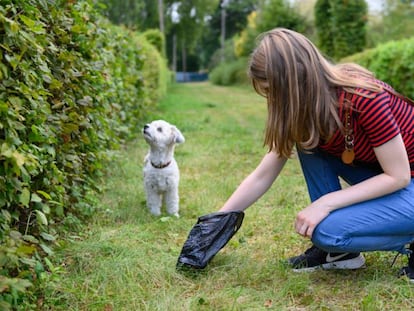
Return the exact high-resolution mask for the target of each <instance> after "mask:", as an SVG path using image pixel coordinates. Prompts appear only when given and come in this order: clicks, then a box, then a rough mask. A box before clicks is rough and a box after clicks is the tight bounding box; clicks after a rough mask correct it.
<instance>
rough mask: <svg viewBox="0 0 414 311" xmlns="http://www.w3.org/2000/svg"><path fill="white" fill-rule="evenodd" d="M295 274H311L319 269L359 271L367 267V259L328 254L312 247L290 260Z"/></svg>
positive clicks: (351, 255)
mask: <svg viewBox="0 0 414 311" xmlns="http://www.w3.org/2000/svg"><path fill="white" fill-rule="evenodd" d="M288 263H289V265H291V266H292V270H293V271H295V272H310V271H314V270H317V269H326V270H328V269H359V268H363V267H365V258H364V256H362V255H361V254H360V253H328V252H325V251H323V250H321V249H320V248H317V247H316V246H312V247H311V248H309V249H308V250H306V251H305V253H303V254H301V255H299V256H295V257H292V258H289V259H288Z"/></svg>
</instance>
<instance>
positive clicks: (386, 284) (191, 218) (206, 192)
mask: <svg viewBox="0 0 414 311" xmlns="http://www.w3.org/2000/svg"><path fill="white" fill-rule="evenodd" d="M157 118H162V119H165V120H167V121H169V122H171V123H173V124H175V125H176V126H177V127H178V128H179V129H180V130H181V131H182V133H183V134H184V136H185V137H186V142H185V143H184V144H182V145H180V146H178V147H177V148H176V159H177V162H178V164H179V166H180V170H181V184H180V196H181V197H180V202H181V210H180V214H181V218H180V219H173V218H170V217H168V216H167V215H163V216H162V217H159V218H156V217H153V216H151V215H150V214H149V213H148V211H147V210H146V208H145V198H144V193H143V186H142V173H141V172H142V159H143V157H144V155H145V153H146V150H147V146H146V144H145V142H144V140H143V139H138V140H137V141H135V142H133V143H131V144H130V145H128V146H126V147H125V149H124V150H122V151H120V152H119V153H118V156H117V159H116V160H115V161H114V162H113V163H112V165H111V166H110V167H109V173H108V175H107V176H106V178H105V182H104V185H103V192H102V195H101V197H100V201H99V202H97V204H99V205H100V206H101V207H102V213H99V214H97V215H96V217H95V218H94V219H93V220H92V222H91V223H90V224H89V226H88V228H85V230H84V233H83V234H82V235H81V238H79V239H76V240H75V241H74V242H72V243H70V244H68V245H65V246H64V247H62V249H61V250H60V251H59V256H60V258H61V261H62V262H61V268H60V269H61V271H62V272H61V273H62V275H61V278H60V279H59V280H55V281H53V282H50V283H49V284H48V286H47V288H46V289H45V292H46V297H45V306H48V309H50V310H105V311H110V310H128V311H130V310H151V311H152V310H168V311H185V310H194V311H196V310H197V311H198V310H223V311H227V310H413V309H414V303H413V300H412V298H413V297H414V296H413V294H414V292H413V287H412V286H410V284H408V283H407V282H406V281H404V280H399V279H397V278H395V273H396V271H397V270H398V267H399V266H400V265H402V264H403V263H404V262H405V261H403V260H402V259H399V260H397V263H396V266H394V267H393V268H391V267H390V264H391V261H392V259H393V257H394V254H392V253H377V252H374V253H369V254H366V258H367V266H368V267H367V268H366V269H363V270H360V271H346V272H332V271H331V272H329V271H320V272H319V273H311V274H297V273H293V272H291V271H290V270H289V269H288V268H287V267H286V266H285V265H284V264H283V259H284V258H286V257H289V256H293V255H296V254H297V253H299V252H301V251H303V250H304V249H305V248H306V247H307V246H308V245H309V242H308V241H306V240H304V239H302V238H300V237H299V236H298V235H296V234H295V233H294V232H293V220H294V217H295V214H296V213H297V212H298V211H299V210H300V209H301V208H303V207H304V206H305V205H306V204H307V202H308V197H307V194H306V189H305V185H304V181H303V178H302V176H301V173H300V169H299V166H298V162H297V160H296V159H292V160H290V161H288V164H287V166H286V168H285V170H284V171H283V175H282V176H280V177H279V179H278V180H277V182H276V184H275V185H274V186H273V187H272V189H271V190H270V191H269V192H268V193H267V194H266V195H265V196H264V197H263V198H262V199H261V200H259V201H258V202H257V203H256V204H254V205H253V206H252V207H251V208H250V209H248V211H247V213H246V216H245V220H244V223H243V226H242V227H241V229H240V231H239V232H238V233H237V235H236V236H235V237H234V238H233V239H232V240H231V241H230V243H229V244H228V245H227V246H226V247H225V248H224V249H223V250H222V251H221V252H220V253H219V254H218V255H217V256H216V257H215V258H214V259H213V261H212V262H211V263H210V265H209V266H208V267H207V268H206V269H205V270H204V271H200V272H199V273H195V274H182V273H178V272H177V271H176V270H175V264H176V260H177V257H178V254H179V252H180V250H181V247H182V245H183V243H184V241H185V239H186V238H187V234H188V232H189V230H190V229H191V227H192V226H193V224H194V223H195V222H196V219H197V217H198V216H200V215H203V214H207V213H210V212H214V211H216V210H217V209H218V208H219V207H220V206H221V204H222V203H223V202H224V201H225V200H226V198H227V197H228V196H229V195H230V194H231V193H232V191H233V190H234V189H235V187H236V186H237V185H238V184H239V182H240V181H241V180H242V179H243V178H244V177H245V176H246V174H248V173H249V172H250V171H251V170H252V169H253V168H254V167H255V166H256V165H257V163H258V162H259V161H260V159H261V157H262V156H263V154H264V152H265V149H264V148H263V146H262V142H263V128H264V123H265V119H266V106H265V102H264V100H263V98H260V97H258V96H257V95H255V94H253V93H252V91H251V90H250V89H242V88H223V87H216V86H212V85H210V84H208V83H197V84H180V85H175V86H173V87H172V89H171V90H170V93H169V95H168V96H167V97H166V98H165V99H164V100H163V101H162V103H161V104H160V108H159V111H158V112H157V114H154V115H153V116H152V117H151V119H157ZM148 121H151V120H148ZM141 126H142V125H137V130H139V129H140V128H141Z"/></svg>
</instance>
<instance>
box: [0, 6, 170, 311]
mask: <svg viewBox="0 0 414 311" xmlns="http://www.w3.org/2000/svg"><path fill="white" fill-rule="evenodd" d="M6 2H7V3H6ZM6 2H5V3H4V5H3V4H2V5H1V6H0V33H1V36H0V209H1V213H0V264H1V265H2V269H1V271H0V309H6V307H5V306H6V305H7V308H10V309H12V308H15V307H16V306H17V305H18V306H19V307H20V308H22V309H24V306H21V305H20V302H21V301H22V297H24V295H25V294H24V293H25V291H26V290H27V289H28V288H29V287H30V284H32V283H31V282H29V281H27V280H35V281H33V284H35V283H36V282H39V278H38V275H39V274H40V273H42V271H44V269H47V268H48V267H50V266H51V265H48V264H46V265H44V263H45V262H46V263H47V256H52V255H53V244H54V243H56V238H57V236H58V233H59V232H62V231H65V230H69V229H71V228H67V227H64V226H65V225H68V226H69V225H70V224H76V225H77V224H79V222H80V220H79V219H85V218H86V217H88V216H90V215H92V214H93V213H94V211H95V209H96V208H97V207H95V206H94V201H93V196H94V195H96V191H97V189H98V186H97V182H98V177H99V176H101V175H102V170H103V168H104V167H105V163H106V161H107V160H108V158H109V157H108V151H109V150H110V149H113V148H117V147H118V146H119V144H121V143H122V142H123V141H124V140H125V139H129V138H133V137H136V135H138V134H140V132H139V130H137V124H139V123H140V122H141V120H142V118H143V116H144V113H145V111H146V110H147V109H148V107H149V106H150V105H154V104H155V102H156V101H157V99H158V98H159V96H160V94H161V93H160V92H159V91H158V87H159V85H160V73H159V69H160V68H164V71H165V72H166V71H167V70H166V69H165V68H166V67H165V63H164V60H163V59H162V58H161V57H160V55H159V53H158V52H157V51H156V49H155V48H153V47H152V46H151V45H150V44H148V43H146V42H145V39H143V38H141V37H140V36H138V35H137V34H136V33H134V32H131V31H129V30H126V29H125V28H122V27H115V26H113V25H111V24H109V23H108V22H107V21H106V20H104V19H103V18H102V17H101V16H100V15H99V14H98V13H97V12H96V11H95V10H94V8H93V2H92V1H89V0H85V1H74V2H70V3H69V2H68V3H67V2H65V1H38V0H27V1H6ZM144 45H145V48H143V46H144ZM144 62H146V63H147V67H145V66H144V65H145V64H144ZM163 66H164V67H163ZM144 70H147V72H148V73H144V72H143V71H144ZM62 224H64V225H62ZM38 267H41V268H39V269H38ZM43 267H45V268H43ZM11 275H13V276H16V275H18V276H19V279H14V278H11V277H10V276H11ZM2 282H3V283H2ZM2 304H3V305H2Z"/></svg>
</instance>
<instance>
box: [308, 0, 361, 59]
mask: <svg viewBox="0 0 414 311" xmlns="http://www.w3.org/2000/svg"><path fill="white" fill-rule="evenodd" d="M367 20H368V7H367V4H366V2H365V1H364V0H318V1H317V2H316V7H315V25H316V30H317V34H318V45H319V47H320V49H321V50H322V51H323V52H325V53H326V54H327V55H328V56H330V57H332V58H334V59H341V58H342V57H345V56H347V55H351V54H354V53H356V52H360V51H362V50H363V49H364V48H365V46H366V24H367Z"/></svg>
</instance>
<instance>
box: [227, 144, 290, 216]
mask: <svg viewBox="0 0 414 311" xmlns="http://www.w3.org/2000/svg"><path fill="white" fill-rule="evenodd" d="M286 160H287V159H286V158H282V157H279V156H278V155H277V154H276V153H275V152H269V153H267V154H266V155H265V156H264V157H263V159H262V161H261V162H260V164H259V165H258V166H257V167H256V169H255V170H254V171H253V172H252V173H251V174H250V175H249V176H247V177H246V178H245V179H244V180H243V182H242V183H241V184H240V186H239V187H238V188H237V189H236V191H234V193H233V194H232V195H231V196H230V198H229V199H228V200H227V202H226V203H225V204H224V205H223V207H222V208H221V209H220V211H222V212H224V211H226V212H228V211H237V210H238V211H240V210H245V209H246V208H248V207H249V206H250V205H252V204H253V203H254V202H256V200H258V199H259V198H260V197H261V196H262V195H263V194H264V193H265V192H266V191H267V190H268V189H269V188H270V186H271V185H272V184H273V182H274V181H275V179H276V178H277V176H278V175H279V173H280V171H281V170H282V168H283V166H284V165H285V163H286Z"/></svg>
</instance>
